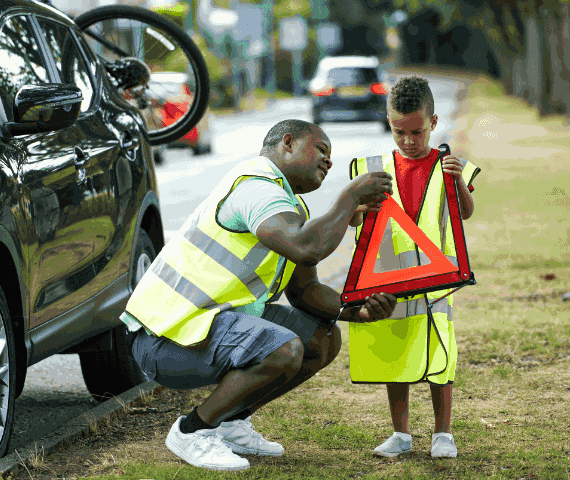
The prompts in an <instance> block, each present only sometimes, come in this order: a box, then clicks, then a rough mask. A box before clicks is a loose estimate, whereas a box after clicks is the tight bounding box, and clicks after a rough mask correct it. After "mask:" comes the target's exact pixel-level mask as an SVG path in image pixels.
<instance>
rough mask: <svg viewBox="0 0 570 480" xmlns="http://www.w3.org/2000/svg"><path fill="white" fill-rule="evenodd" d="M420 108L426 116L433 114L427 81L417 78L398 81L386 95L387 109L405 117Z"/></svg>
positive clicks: (431, 98)
mask: <svg viewBox="0 0 570 480" xmlns="http://www.w3.org/2000/svg"><path fill="white" fill-rule="evenodd" d="M422 108H425V109H426V112H427V113H428V115H430V116H432V115H433V114H434V102H433V94H432V93H431V89H430V88H429V85H428V81H427V80H426V79H425V78H422V77H417V76H412V77H404V78H401V79H400V80H398V81H397V82H396V84H395V85H394V86H393V87H392V89H391V90H390V94H389V95H388V109H391V110H394V111H396V112H398V113H401V114H402V115H407V114H408V113H412V112H417V111H418V110H421V109H422Z"/></svg>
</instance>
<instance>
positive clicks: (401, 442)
mask: <svg viewBox="0 0 570 480" xmlns="http://www.w3.org/2000/svg"><path fill="white" fill-rule="evenodd" d="M401 435H406V434H401V433H398V432H395V433H393V434H392V436H391V437H390V438H389V439H388V440H386V441H385V442H384V443H383V444H382V445H379V446H378V447H376V448H375V449H374V451H373V452H372V453H373V454H374V455H378V456H380V457H397V456H398V455H402V454H406V453H410V452H411V451H412V436H411V435H407V436H406V437H405V438H408V437H409V440H405V439H404V438H402V436H401Z"/></svg>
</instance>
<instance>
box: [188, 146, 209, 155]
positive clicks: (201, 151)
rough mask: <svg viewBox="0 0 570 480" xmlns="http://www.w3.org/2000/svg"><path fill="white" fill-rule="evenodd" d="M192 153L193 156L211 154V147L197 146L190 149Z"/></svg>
mask: <svg viewBox="0 0 570 480" xmlns="http://www.w3.org/2000/svg"><path fill="white" fill-rule="evenodd" d="M192 153H193V154H194V155H206V154H209V153H212V146H211V145H197V146H196V147H192Z"/></svg>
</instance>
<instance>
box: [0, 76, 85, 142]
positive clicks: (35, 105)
mask: <svg viewBox="0 0 570 480" xmlns="http://www.w3.org/2000/svg"><path fill="white" fill-rule="evenodd" d="M82 101H83V94H82V93H81V90H80V89H79V88H77V87H76V86H74V85H68V84H63V83H54V84H49V85H24V86H23V87H22V88H20V90H18V93H17V94H16V97H15V98H14V105H13V109H14V121H13V122H8V123H5V124H4V125H3V127H2V130H3V133H6V134H8V135H9V136H14V135H28V134H31V133H42V132H53V131H56V130H61V129H62V128H67V127H70V126H71V125H73V124H74V123H75V122H76V121H77V118H78V117H79V113H80V111H81V102H82Z"/></svg>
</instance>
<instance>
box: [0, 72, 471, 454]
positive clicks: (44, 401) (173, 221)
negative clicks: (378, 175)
mask: <svg viewBox="0 0 570 480" xmlns="http://www.w3.org/2000/svg"><path fill="white" fill-rule="evenodd" d="M430 84H431V86H432V90H433V93H434V97H435V98H436V113H437V114H438V115H439V124H438V126H437V128H436V130H435V132H434V133H433V134H432V140H433V141H432V145H437V144H439V143H440V142H442V141H446V140H448V137H447V132H448V130H449V127H450V125H451V118H450V116H451V113H452V111H453V108H454V105H455V100H454V96H455V93H456V92H457V91H458V89H459V88H460V87H461V85H460V84H458V83H457V82H455V81H444V80H441V79H433V80H432V81H431V82H430ZM287 118H299V119H302V120H307V121H310V120H311V118H310V103H309V100H307V99H304V98H302V99H292V100H283V101H275V102H273V103H272V104H271V105H269V106H268V108H267V109H266V110H264V111H261V112H259V111H257V112H249V113H244V114H235V115H228V116H224V117H218V118H216V119H215V120H214V122H213V123H214V124H213V137H214V144H213V153H212V154H210V155H205V156H200V157H193V156H191V154H190V153H189V152H188V151H185V150H170V151H168V152H167V157H166V162H165V164H163V165H162V166H160V167H159V168H157V175H158V180H159V185H160V187H159V194H160V203H161V211H162V215H163V221H164V230H165V234H166V236H167V238H168V237H170V236H171V235H172V233H173V232H174V231H176V230H177V229H178V228H180V227H181V226H182V223H183V222H184V220H185V219H186V217H187V216H188V215H189V214H190V213H191V212H192V211H193V210H194V209H195V208H196V206H197V205H198V204H199V203H200V202H201V201H202V200H203V199H204V198H205V197H206V196H207V195H208V194H209V193H210V190H211V187H212V186H213V185H215V183H216V182H217V180H218V179H219V178H221V177H222V176H223V174H224V172H226V171H227V170H228V169H229V168H230V167H231V166H233V165H234V164H235V163H237V162H239V161H241V160H244V159H247V158H249V157H251V156H254V155H257V154H258V153H259V150H260V148H261V144H262V141H263V138H264V136H265V134H266V133H267V131H268V130H269V128H270V127H271V126H272V125H273V124H275V123H277V122H278V121H280V120H284V119H287ZM323 129H324V130H325V132H326V133H327V134H328V135H329V138H330V139H331V142H332V156H331V160H332V162H333V167H332V169H331V170H330V172H329V174H328V175H327V178H326V180H325V182H324V183H323V186H322V187H321V188H320V189H319V190H318V191H316V192H312V193H310V194H307V195H304V199H305V201H306V203H307V204H308V207H309V210H310V212H311V215H312V216H316V215H319V214H320V213H323V212H324V211H325V210H326V208H327V207H328V206H329V205H330V203H331V200H332V198H333V197H334V196H335V195H336V194H337V193H338V192H339V191H340V189H342V188H343V186H345V185H346V184H347V183H348V181H349V180H348V166H349V163H350V160H351V159H352V158H354V157H359V156H366V155H370V154H373V153H377V152H384V151H387V150H391V149H392V148H393V147H394V144H393V140H392V136H391V134H390V133H384V132H383V130H382V127H381V126H380V125H375V124H366V123H352V124H349V123H344V124H328V123H325V124H323ZM353 238H354V237H353V234H352V232H348V233H347V235H346V236H345V239H344V241H343V243H342V244H341V246H340V247H339V249H337V251H336V252H335V253H333V254H332V255H331V256H330V257H329V258H328V259H327V260H326V261H325V262H323V263H322V264H320V265H319V268H318V270H319V277H320V279H321V281H324V282H326V283H327V284H329V285H331V286H332V287H333V288H338V287H341V286H342V285H343V284H344V280H345V278H346V272H347V271H348V267H349V262H350V251H351V247H352V239H353ZM94 406H95V403H94V402H93V400H92V399H91V397H90V395H89V392H88V391H87V389H86V388H85V384H84V382H83V378H82V376H81V368H80V365H79V358H78V356H77V355H54V356H52V357H50V358H48V359H46V360H43V361H42V362H40V363H38V364H36V365H33V366H32V367H30V368H29V369H28V374H27V377H26V384H25V387H24V391H23V393H22V395H21V396H20V398H19V399H18V400H17V401H16V412H15V414H16V420H15V427H14V433H13V436H12V442H11V445H10V450H9V452H8V453H12V452H13V451H14V450H15V449H18V448H22V447H23V446H25V445H28V444H29V443H32V442H34V441H38V440H39V439H40V438H41V437H42V436H44V435H45V434H47V433H49V432H51V431H53V430H54V429H55V428H57V427H58V426H60V425H63V424H65V423H66V422H68V421H69V420H71V419H72V418H74V417H76V416H78V415H82V414H84V413H86V412H87V411H89V410H90V409H91V408H93V407H94Z"/></svg>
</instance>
